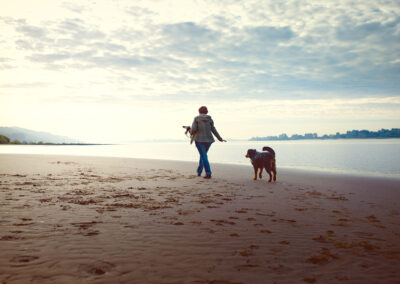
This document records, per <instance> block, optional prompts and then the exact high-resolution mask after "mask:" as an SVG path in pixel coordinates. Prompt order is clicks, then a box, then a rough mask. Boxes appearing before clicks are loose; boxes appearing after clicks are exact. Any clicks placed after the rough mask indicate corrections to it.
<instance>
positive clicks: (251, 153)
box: [246, 149, 257, 159]
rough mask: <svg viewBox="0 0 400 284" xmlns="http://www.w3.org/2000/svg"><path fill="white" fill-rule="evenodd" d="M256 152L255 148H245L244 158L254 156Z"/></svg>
mask: <svg viewBox="0 0 400 284" xmlns="http://www.w3.org/2000/svg"><path fill="white" fill-rule="evenodd" d="M256 153H257V150H255V149H249V150H247V154H246V158H250V159H251V158H252V157H254V155H255V154H256Z"/></svg>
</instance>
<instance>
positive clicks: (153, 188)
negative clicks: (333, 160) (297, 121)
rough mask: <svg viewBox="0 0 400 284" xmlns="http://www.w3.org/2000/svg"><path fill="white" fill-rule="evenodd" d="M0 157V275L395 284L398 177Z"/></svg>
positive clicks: (36, 279)
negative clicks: (206, 172) (270, 178)
mask: <svg viewBox="0 0 400 284" xmlns="http://www.w3.org/2000/svg"><path fill="white" fill-rule="evenodd" d="M195 168H196V163H195V162H185V161H169V160H149V159H134V158H113V157H93V156H62V155H33V154H30V155H23V154H0V251H2V254H1V255H0V281H1V280H2V281H3V282H6V283H19V282H33V283H72V282H79V281H84V282H89V283H110V282H121V283H132V282H137V283H266V282H267V283H273V282H275V281H276V282H278V283H337V282H341V281H344V282H345V283H346V281H348V282H350V283H355V282H356V283H376V282H385V283H396V281H398V279H399V278H400V271H399V270H398V266H399V264H400V242H399V238H400V224H399V222H398V218H399V216H400V211H399V209H398V208H400V204H399V202H400V190H399V189H400V181H398V180H392V179H386V178H375V177H354V176H343V175H340V176H337V175H331V174H316V173H313V172H308V171H307V172H303V171H299V170H287V169H282V170H280V169H279V168H278V175H277V182H276V183H268V182H267V181H266V176H265V174H264V177H263V179H262V180H257V181H254V180H252V177H253V169H252V167H251V166H250V165H249V166H244V165H227V164H216V163H213V164H212V170H213V178H212V179H211V180H205V179H203V178H201V177H197V175H196V174H195Z"/></svg>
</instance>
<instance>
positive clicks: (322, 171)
mask: <svg viewBox="0 0 400 284" xmlns="http://www.w3.org/2000/svg"><path fill="white" fill-rule="evenodd" d="M99 145H100V144H99ZM101 145H109V144H101ZM110 145H111V144H110ZM45 146H48V145H45ZM75 146H76V145H75ZM3 155H22V156H30V155H32V156H60V157H76V158H84V157H86V158H99V159H103V158H104V159H106V158H109V159H132V160H143V161H147V160H148V161H154V162H157V161H161V162H177V163H192V164H194V165H197V164H198V162H197V161H188V160H171V159H155V158H135V157H120V156H98V155H81V154H76V155H71V154H40V153H37V154H36V153H32V154H31V153H29V154H27V153H0V157H1V156H3ZM211 165H221V166H224V165H226V166H239V167H244V168H248V167H250V168H252V165H251V163H250V161H248V164H245V163H231V162H211ZM278 170H279V171H280V170H283V171H289V172H293V173H295V172H299V173H304V174H313V175H323V176H325V175H326V176H332V177H335V176H336V177H339V178H340V177H352V178H371V179H387V180H393V181H400V174H398V175H396V174H385V173H376V172H363V171H356V170H351V171H347V172H346V171H345V170H336V169H328V168H317V167H316V168H310V167H294V166H292V167H291V166H282V167H278Z"/></svg>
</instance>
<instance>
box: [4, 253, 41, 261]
mask: <svg viewBox="0 0 400 284" xmlns="http://www.w3.org/2000/svg"><path fill="white" fill-rule="evenodd" d="M36 259H39V257H38V256H34V255H17V256H14V257H13V258H12V259H11V260H10V262H31V261H34V260H36Z"/></svg>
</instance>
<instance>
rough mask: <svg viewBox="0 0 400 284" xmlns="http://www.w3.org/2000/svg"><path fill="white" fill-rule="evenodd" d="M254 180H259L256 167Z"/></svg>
mask: <svg viewBox="0 0 400 284" xmlns="http://www.w3.org/2000/svg"><path fill="white" fill-rule="evenodd" d="M253 179H254V180H257V168H256V167H254V178H253Z"/></svg>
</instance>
